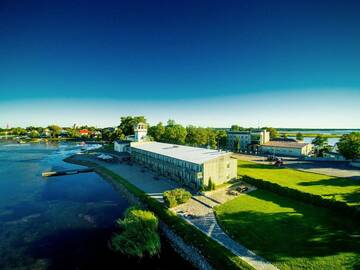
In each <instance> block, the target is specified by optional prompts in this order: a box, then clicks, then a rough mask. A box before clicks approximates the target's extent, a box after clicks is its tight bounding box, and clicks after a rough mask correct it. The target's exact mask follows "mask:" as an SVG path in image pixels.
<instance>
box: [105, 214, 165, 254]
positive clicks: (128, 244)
mask: <svg viewBox="0 0 360 270" xmlns="http://www.w3.org/2000/svg"><path fill="white" fill-rule="evenodd" d="M116 223H117V224H118V226H119V227H120V229H121V232H120V233H116V234H115V235H114V236H113V237H112V239H111V243H110V247H111V249H112V250H114V251H115V252H120V253H122V254H125V255H128V256H132V257H138V258H142V257H144V256H149V257H152V256H154V255H157V254H158V253H159V252H160V249H161V243H160V237H159V234H158V232H157V231H158V225H159V221H158V219H157V217H156V216H155V215H154V213H152V212H150V211H145V210H141V209H139V208H136V207H130V208H128V209H127V210H126V212H125V217H124V219H123V220H121V219H118V220H117V221H116Z"/></svg>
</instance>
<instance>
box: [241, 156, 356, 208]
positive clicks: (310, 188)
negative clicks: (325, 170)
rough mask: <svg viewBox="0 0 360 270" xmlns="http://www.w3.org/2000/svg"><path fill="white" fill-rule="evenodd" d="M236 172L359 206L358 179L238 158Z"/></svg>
mask: <svg viewBox="0 0 360 270" xmlns="http://www.w3.org/2000/svg"><path fill="white" fill-rule="evenodd" d="M238 174H239V175H248V176H250V177H253V178H258V179H263V180H267V181H270V182H273V183H277V184H279V185H282V186H286V187H289V188H294V189H298V190H301V191H304V192H308V193H312V194H316V195H321V196H323V197H326V198H330V199H332V198H335V199H336V200H339V201H344V202H346V203H348V204H349V205H352V206H360V180H356V179H351V178H337V177H332V176H327V175H322V174H316V173H310V172H303V171H298V170H294V169H287V168H277V167H275V166H273V165H263V164H258V163H254V162H249V161H242V160H238Z"/></svg>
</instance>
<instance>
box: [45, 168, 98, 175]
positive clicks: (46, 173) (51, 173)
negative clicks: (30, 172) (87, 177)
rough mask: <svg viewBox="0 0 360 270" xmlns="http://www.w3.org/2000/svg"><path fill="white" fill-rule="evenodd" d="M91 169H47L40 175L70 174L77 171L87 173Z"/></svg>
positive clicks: (91, 170)
mask: <svg viewBox="0 0 360 270" xmlns="http://www.w3.org/2000/svg"><path fill="white" fill-rule="evenodd" d="M93 171H94V169H91V168H86V169H75V170H62V171H49V172H43V173H42V174H41V175H42V176H44V177H50V176H61V175H72V174H78V173H88V172H93Z"/></svg>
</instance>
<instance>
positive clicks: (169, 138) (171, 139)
mask: <svg viewBox="0 0 360 270" xmlns="http://www.w3.org/2000/svg"><path fill="white" fill-rule="evenodd" d="M186 134H187V132H186V128H184V127H183V126H182V125H179V124H176V123H175V121H172V122H170V120H169V121H168V125H167V126H166V127H165V132H164V135H163V138H164V141H165V142H168V143H174V144H185V139H186Z"/></svg>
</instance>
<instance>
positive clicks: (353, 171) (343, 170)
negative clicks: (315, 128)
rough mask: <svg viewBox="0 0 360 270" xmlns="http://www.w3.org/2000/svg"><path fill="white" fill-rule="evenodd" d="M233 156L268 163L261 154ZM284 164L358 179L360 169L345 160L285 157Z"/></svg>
mask: <svg viewBox="0 0 360 270" xmlns="http://www.w3.org/2000/svg"><path fill="white" fill-rule="evenodd" d="M234 157H236V158H238V159H240V160H245V161H252V162H256V163H260V164H269V162H268V161H266V157H263V156H255V155H244V154H234ZM284 164H285V166H286V167H288V168H293V169H296V170H301V171H306V172H314V173H320V174H325V175H329V176H335V177H351V178H354V179H360V170H359V169H358V168H355V167H352V166H350V165H349V164H348V162H347V161H343V162H342V161H306V160H298V159H297V158H292V157H287V158H284Z"/></svg>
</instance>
